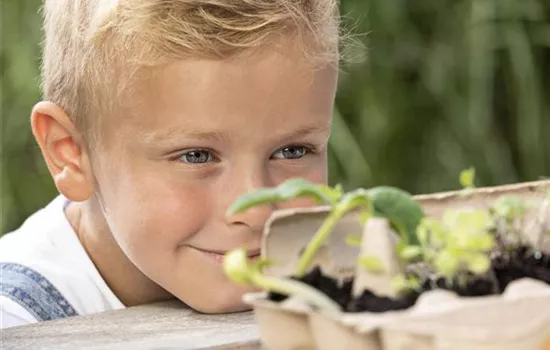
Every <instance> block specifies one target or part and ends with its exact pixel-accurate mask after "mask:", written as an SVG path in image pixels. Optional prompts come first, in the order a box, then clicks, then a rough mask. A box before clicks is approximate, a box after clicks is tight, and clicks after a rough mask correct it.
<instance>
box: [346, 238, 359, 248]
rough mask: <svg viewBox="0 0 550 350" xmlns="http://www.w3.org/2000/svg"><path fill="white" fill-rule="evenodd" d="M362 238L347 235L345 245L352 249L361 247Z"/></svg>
mask: <svg viewBox="0 0 550 350" xmlns="http://www.w3.org/2000/svg"><path fill="white" fill-rule="evenodd" d="M361 241H362V237H361V235H349V236H346V243H347V244H348V245H350V246H353V247H360V246H361Z"/></svg>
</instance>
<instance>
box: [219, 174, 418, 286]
mask: <svg viewBox="0 0 550 350" xmlns="http://www.w3.org/2000/svg"><path fill="white" fill-rule="evenodd" d="M297 197H310V198H312V199H314V200H315V202H316V203H318V204H325V205H328V206H330V212H329V215H328V216H327V218H326V219H325V220H324V222H323V224H322V226H321V227H320V228H319V229H318V230H317V232H316V233H315V234H314V236H313V238H312V239H311V241H310V242H309V244H308V245H307V247H306V248H305V250H304V252H303V253H302V255H301V256H300V260H299V262H298V267H297V271H296V276H297V277H301V276H303V275H304V274H305V273H306V272H307V270H308V269H309V267H310V265H311V262H312V261H313V258H314V257H315V254H316V253H317V251H318V250H319V248H321V246H322V245H323V244H324V242H325V241H326V239H327V238H328V236H329V235H330V233H331V232H332V231H333V229H334V227H335V226H336V224H337V223H338V222H339V220H340V219H341V218H342V217H343V216H344V215H345V214H346V213H348V212H350V211H352V210H356V209H359V210H360V214H359V215H360V220H361V224H364V223H365V222H366V220H368V218H370V217H372V216H383V217H386V218H388V220H389V221H390V223H391V224H392V226H393V227H394V228H395V229H396V231H398V232H399V233H400V235H401V239H402V241H403V242H404V243H405V244H411V243H412V244H414V243H417V240H416V236H415V229H416V226H417V225H418V223H419V222H420V219H421V218H422V217H423V216H424V213H423V211H422V209H421V208H420V206H419V205H418V204H417V203H416V202H415V201H414V200H413V199H412V196H411V195H410V194H408V193H407V192H404V191H402V190H400V189H397V188H393V187H386V186H384V187H376V188H373V189H369V190H365V189H362V188H360V189H356V190H354V191H352V192H349V193H345V194H344V193H343V191H342V188H341V187H340V186H336V187H335V188H331V187H328V186H325V185H314V184H312V183H310V182H308V181H306V180H304V179H290V180H287V181H285V182H283V183H282V184H280V185H279V186H278V187H276V188H261V189H258V190H256V191H253V192H250V193H247V194H245V195H243V196H241V197H240V198H238V199H237V201H235V203H233V205H232V206H231V207H230V208H229V210H228V212H227V215H228V216H230V215H234V214H237V213H240V212H243V211H245V210H247V209H250V208H252V207H254V206H258V205H267V204H270V205H271V204H274V203H279V202H283V201H288V200H291V199H294V198H297ZM355 243H356V244H357V243H358V242H355Z"/></svg>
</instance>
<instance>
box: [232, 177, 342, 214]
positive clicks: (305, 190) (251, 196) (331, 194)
mask: <svg viewBox="0 0 550 350" xmlns="http://www.w3.org/2000/svg"><path fill="white" fill-rule="evenodd" d="M341 196H342V194H341V192H340V187H335V188H330V187H328V186H325V185H319V184H317V185H314V184H312V183H310V182H308V181H306V180H304V179H299V178H296V179H289V180H286V181H284V182H283V183H281V184H280V185H279V186H277V187H276V188H259V189H256V190H254V191H251V192H249V193H246V194H244V195H242V196H240V197H239V198H237V200H236V201H235V202H234V203H233V204H232V205H231V206H230V207H229V209H228V211H227V216H232V215H235V214H237V213H241V212H243V211H246V210H247V209H250V208H252V207H255V206H259V205H265V204H275V203H278V202H285V201H289V200H291V199H295V198H298V197H310V198H312V199H314V200H315V201H316V202H317V203H318V204H334V203H335V202H336V201H337V200H338V199H340V197H341Z"/></svg>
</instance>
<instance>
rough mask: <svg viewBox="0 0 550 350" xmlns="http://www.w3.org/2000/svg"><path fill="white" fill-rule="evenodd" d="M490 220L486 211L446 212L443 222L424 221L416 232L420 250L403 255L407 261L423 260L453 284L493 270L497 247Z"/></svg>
mask: <svg viewBox="0 0 550 350" xmlns="http://www.w3.org/2000/svg"><path fill="white" fill-rule="evenodd" d="M491 223H492V222H491V216H490V215H489V214H488V213H487V212H486V211H483V210H450V211H446V212H445V214H444V216H443V220H442V222H440V221H439V220H437V219H436V218H424V219H422V221H421V222H420V225H419V226H418V228H417V237H418V240H419V242H420V245H419V246H412V245H411V246H406V247H404V248H403V249H402V250H401V251H400V256H401V258H403V259H405V260H409V261H410V260H417V259H422V261H423V262H424V264H426V265H427V266H428V267H429V268H430V269H432V270H433V271H435V272H436V273H437V274H438V275H440V276H443V277H445V279H446V280H447V281H448V282H452V281H454V280H455V278H456V277H458V276H461V275H463V274H464V273H465V272H471V273H473V274H475V275H481V274H485V273H487V272H488V271H489V270H490V268H491V260H490V257H489V253H490V252H491V250H492V249H493V247H494V246H495V243H496V242H495V239H494V237H493V235H492V234H491Z"/></svg>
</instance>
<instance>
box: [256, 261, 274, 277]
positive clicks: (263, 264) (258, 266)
mask: <svg viewBox="0 0 550 350" xmlns="http://www.w3.org/2000/svg"><path fill="white" fill-rule="evenodd" d="M271 265H273V261H271V260H268V259H265V258H261V259H258V260H256V261H254V262H253V263H252V268H253V269H254V270H255V271H257V272H260V273H261V272H262V271H263V270H264V269H265V268H266V267H268V266H271Z"/></svg>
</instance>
